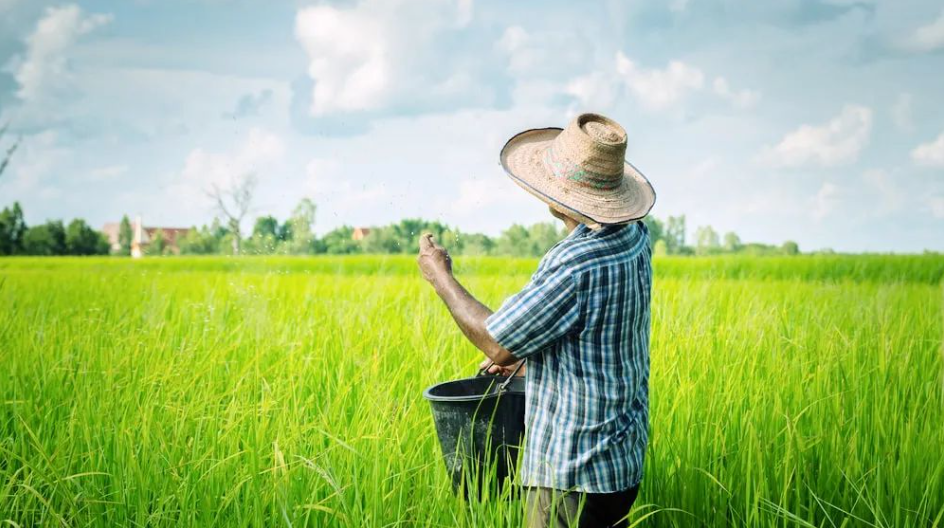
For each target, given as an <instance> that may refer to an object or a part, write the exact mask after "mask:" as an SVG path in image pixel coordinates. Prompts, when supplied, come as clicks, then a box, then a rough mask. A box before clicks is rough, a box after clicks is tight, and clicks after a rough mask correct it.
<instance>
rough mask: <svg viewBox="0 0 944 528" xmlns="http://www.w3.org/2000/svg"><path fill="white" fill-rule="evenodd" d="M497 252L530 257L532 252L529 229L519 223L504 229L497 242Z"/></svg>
mask: <svg viewBox="0 0 944 528" xmlns="http://www.w3.org/2000/svg"><path fill="white" fill-rule="evenodd" d="M495 253H497V254H499V255H509V256H512V257H528V256H530V253H531V239H530V237H529V236H528V230H527V229H525V228H524V226H521V225H519V224H513V225H512V226H511V227H509V228H508V229H506V230H504V231H502V233H501V235H499V237H498V242H496V243H495Z"/></svg>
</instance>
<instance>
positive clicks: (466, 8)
mask: <svg viewBox="0 0 944 528" xmlns="http://www.w3.org/2000/svg"><path fill="white" fill-rule="evenodd" d="M473 3H474V2H473V0H458V4H457V5H456V24H458V25H459V27H465V26H467V25H469V22H471V21H472V6H473Z"/></svg>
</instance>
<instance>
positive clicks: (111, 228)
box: [102, 216, 190, 258]
mask: <svg viewBox="0 0 944 528" xmlns="http://www.w3.org/2000/svg"><path fill="white" fill-rule="evenodd" d="M120 231H121V224H120V223H117V222H108V223H107V224H105V226H104V227H102V232H103V233H105V236H107V237H108V243H109V244H111V250H112V251H119V250H121V243H120V242H119V241H118V234H119V232H120ZM158 231H161V232H163V233H164V243H165V245H166V247H167V251H170V252H171V253H174V254H180V248H179V247H178V241H180V240H181V239H182V238H183V237H185V236H187V232H188V231H190V229H188V228H184V227H146V226H143V225H141V217H140V216H139V217H137V218H135V219H134V220H133V221H132V222H131V256H132V257H134V258H141V257H143V256H144V254H145V253H146V252H147V248H148V246H150V245H151V242H152V241H153V240H154V235H155V233H157V232H158Z"/></svg>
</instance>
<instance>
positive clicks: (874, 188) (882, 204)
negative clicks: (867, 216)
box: [862, 169, 907, 214]
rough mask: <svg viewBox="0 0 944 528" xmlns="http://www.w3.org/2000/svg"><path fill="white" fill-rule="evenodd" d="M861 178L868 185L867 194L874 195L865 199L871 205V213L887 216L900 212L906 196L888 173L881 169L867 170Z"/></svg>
mask: <svg viewBox="0 0 944 528" xmlns="http://www.w3.org/2000/svg"><path fill="white" fill-rule="evenodd" d="M862 178H863V179H864V180H865V182H866V183H868V184H869V189H865V190H866V191H868V192H872V193H874V195H873V196H870V197H869V198H867V200H868V202H869V203H870V204H872V207H870V209H871V210H872V212H873V213H879V214H888V213H891V212H895V211H898V210H900V209H901V208H902V207H903V206H904V204H905V201H906V198H907V196H906V195H905V191H904V189H903V188H902V186H901V185H900V183H899V182H896V181H895V180H894V179H893V178H892V175H891V174H889V173H888V171H886V170H883V169H869V170H867V171H865V173H863V174H862Z"/></svg>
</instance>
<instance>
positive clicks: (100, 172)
mask: <svg viewBox="0 0 944 528" xmlns="http://www.w3.org/2000/svg"><path fill="white" fill-rule="evenodd" d="M127 172H128V166H127V165H107V166H104V167H96V168H94V169H92V170H90V171H89V177H88V180H89V181H93V182H103V181H109V180H114V179H115V178H117V177H118V176H121V175H122V174H125V173H127Z"/></svg>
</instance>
